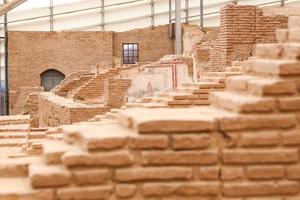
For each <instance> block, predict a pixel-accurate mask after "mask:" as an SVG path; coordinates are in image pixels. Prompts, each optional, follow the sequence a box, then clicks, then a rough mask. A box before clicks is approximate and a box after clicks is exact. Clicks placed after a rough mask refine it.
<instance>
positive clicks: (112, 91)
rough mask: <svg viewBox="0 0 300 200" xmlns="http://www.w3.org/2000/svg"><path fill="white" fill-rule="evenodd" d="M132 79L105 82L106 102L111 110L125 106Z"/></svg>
mask: <svg viewBox="0 0 300 200" xmlns="http://www.w3.org/2000/svg"><path fill="white" fill-rule="evenodd" d="M130 86H131V79H108V80H106V82H105V102H106V104H107V105H108V106H109V107H110V108H120V107H121V106H122V105H124V102H125V96H126V94H127V90H128V89H129V87H130Z"/></svg>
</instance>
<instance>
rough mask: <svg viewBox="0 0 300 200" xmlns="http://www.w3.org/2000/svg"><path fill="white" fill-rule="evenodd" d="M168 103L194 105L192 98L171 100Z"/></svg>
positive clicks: (170, 104)
mask: <svg viewBox="0 0 300 200" xmlns="http://www.w3.org/2000/svg"><path fill="white" fill-rule="evenodd" d="M167 104H168V105H169V106H180V107H182V106H189V105H192V104H193V103H192V100H188V99H183V100H169V101H168V102H167Z"/></svg>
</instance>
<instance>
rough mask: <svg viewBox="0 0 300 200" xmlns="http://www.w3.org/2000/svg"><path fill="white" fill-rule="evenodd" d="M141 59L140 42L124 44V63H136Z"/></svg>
mask: <svg viewBox="0 0 300 200" xmlns="http://www.w3.org/2000/svg"><path fill="white" fill-rule="evenodd" d="M138 61H139V44H138V43H124V44H123V64H135V63H136V62H138Z"/></svg>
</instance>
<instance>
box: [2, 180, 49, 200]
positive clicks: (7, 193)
mask: <svg viewBox="0 0 300 200" xmlns="http://www.w3.org/2000/svg"><path fill="white" fill-rule="evenodd" d="M0 185H2V186H5V187H0V200H53V199H54V198H55V197H54V193H53V191H52V190H50V189H49V190H48V189H47V190H34V189H33V188H32V186H31V184H30V180H29V179H28V178H0Z"/></svg>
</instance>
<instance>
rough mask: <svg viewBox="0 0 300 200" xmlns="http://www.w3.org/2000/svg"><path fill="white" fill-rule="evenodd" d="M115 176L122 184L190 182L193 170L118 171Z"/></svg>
mask: <svg viewBox="0 0 300 200" xmlns="http://www.w3.org/2000/svg"><path fill="white" fill-rule="evenodd" d="M115 176H116V179H117V180H118V181H120V182H132V181H165V180H189V179H191V178H192V169H191V168H183V167H182V168H181V167H159V168H140V169H139V168H132V169H118V170H116V174H115Z"/></svg>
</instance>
